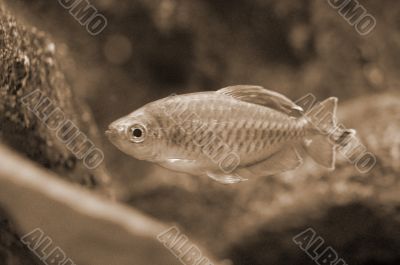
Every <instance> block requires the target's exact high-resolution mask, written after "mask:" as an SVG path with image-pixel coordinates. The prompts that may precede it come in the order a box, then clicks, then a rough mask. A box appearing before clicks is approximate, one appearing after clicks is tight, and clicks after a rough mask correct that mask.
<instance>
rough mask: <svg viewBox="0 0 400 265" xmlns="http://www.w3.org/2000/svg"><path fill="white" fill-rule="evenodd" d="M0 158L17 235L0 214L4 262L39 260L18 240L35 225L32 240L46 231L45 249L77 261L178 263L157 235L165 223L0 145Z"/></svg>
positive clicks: (84, 264) (1, 181)
mask: <svg viewBox="0 0 400 265" xmlns="http://www.w3.org/2000/svg"><path fill="white" fill-rule="evenodd" d="M0 157H1V158H2V159H1V160H0V206H1V207H2V208H5V209H6V210H7V213H8V214H9V216H10V217H12V219H13V220H14V223H15V226H16V227H15V230H17V231H18V236H17V235H15V234H10V233H7V232H6V231H4V230H3V226H4V222H5V221H4V219H0V228H1V230H0V232H1V234H0V263H1V264H2V265H25V264H27V265H28V264H29V265H34V264H41V263H36V260H35V259H32V258H31V257H30V256H32V254H31V253H29V250H28V249H27V248H24V247H23V246H22V244H21V242H20V240H19V238H20V237H22V236H23V235H26V234H28V233H30V232H31V231H34V230H35V229H40V230H39V231H42V232H43V236H42V237H41V238H39V240H40V241H39V240H38V239H36V240H37V241H33V242H41V240H43V239H44V236H48V237H49V238H50V239H51V245H50V247H46V248H42V252H43V253H44V254H46V255H48V254H50V251H51V250H53V249H54V248H56V247H59V248H60V249H61V250H62V251H63V252H64V253H65V255H66V257H67V258H70V259H71V260H72V261H73V262H74V263H73V264H77V265H91V264H96V265H110V264H118V265H130V264H135V265H148V264H171V265H173V264H176V265H178V264H181V262H180V261H179V259H177V258H176V257H175V256H174V255H173V254H172V253H170V251H169V249H167V248H166V247H164V245H163V243H161V242H159V241H158V239H157V236H158V235H159V234H161V233H162V232H165V231H166V230H167V229H168V228H169V227H168V226H166V225H163V224H161V223H159V222H157V221H155V220H153V219H151V218H149V217H147V216H144V215H143V214H141V213H139V212H138V211H135V210H133V209H130V208H128V207H126V206H121V205H119V204H117V203H115V202H110V201H109V200H107V199H106V198H103V197H99V196H98V195H96V194H93V193H92V192H89V191H87V190H85V189H82V188H79V187H76V186H73V185H71V184H69V183H67V182H64V181H61V180H59V179H57V178H58V177H57V176H55V175H53V174H51V173H49V172H46V171H45V170H42V169H39V168H38V167H37V166H36V165H34V164H32V163H31V162H28V161H26V160H24V159H21V158H20V157H19V156H18V155H17V154H16V153H13V152H10V151H9V150H7V149H5V148H4V147H1V146H0ZM15 194H18V196H15ZM7 237H13V238H12V240H8V238H7ZM32 238H34V237H32ZM36 238H37V237H36ZM32 240H33V239H32ZM190 241H192V240H190ZM27 242H28V243H30V242H32V241H27ZM192 242H193V241H192ZM193 244H195V243H193ZM4 247H6V249H7V251H6V249H3V248H4ZM197 247H199V249H201V247H200V246H199V245H197ZM21 250H23V251H21ZM201 251H202V253H203V255H204V256H206V257H207V258H209V259H210V262H211V263H212V264H215V265H218V264H219V263H217V262H216V261H215V260H213V259H212V256H211V255H209V254H208V252H207V251H206V250H204V249H201ZM9 252H10V253H11V254H9ZM42 252H39V251H38V253H42ZM8 256H12V257H8ZM14 256H15V259H14ZM29 258H30V259H29ZM41 258H42V257H41ZM19 260H20V261H21V262H19ZM25 260H28V261H29V260H33V261H35V262H31V263H27V261H25ZM24 262H25V263H24ZM47 264H49V263H47ZM51 264H53V263H51Z"/></svg>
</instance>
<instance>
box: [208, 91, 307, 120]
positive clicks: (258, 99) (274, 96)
mask: <svg viewBox="0 0 400 265" xmlns="http://www.w3.org/2000/svg"><path fill="white" fill-rule="evenodd" d="M216 92H217V93H220V94H224V95H227V96H231V97H233V98H235V99H238V100H241V101H245V102H249V103H253V104H257V105H261V106H265V107H269V108H272V109H275V110H277V111H280V112H283V113H286V114H288V115H290V116H301V115H302V114H303V109H302V108H301V107H300V106H298V105H296V104H295V103H294V102H293V101H291V100H290V99H288V98H287V97H285V96H284V95H282V94H279V93H277V92H274V91H272V90H268V89H265V88H263V87H261V86H249V85H239V86H229V87H225V88H222V89H220V90H217V91H216Z"/></svg>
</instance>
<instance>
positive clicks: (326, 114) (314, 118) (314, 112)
mask: <svg viewBox="0 0 400 265" xmlns="http://www.w3.org/2000/svg"><path fill="white" fill-rule="evenodd" d="M337 102H338V99H337V98H335V97H331V98H328V99H326V100H324V101H323V102H321V103H319V104H317V105H315V106H314V107H313V108H311V110H310V111H309V112H308V113H307V114H306V118H307V119H308V122H309V124H310V126H311V129H310V131H311V133H310V135H309V136H306V139H305V140H304V144H303V146H304V149H305V150H306V152H307V153H308V154H309V155H310V156H311V158H312V159H313V160H314V161H315V162H317V163H318V164H320V165H322V166H324V167H327V168H329V169H332V170H333V169H334V168H335V156H336V146H337V145H340V146H343V145H345V144H346V142H348V141H347V139H349V137H351V136H353V135H354V134H355V131H354V130H352V129H350V130H346V129H344V128H338V127H337V125H336V109H337Z"/></svg>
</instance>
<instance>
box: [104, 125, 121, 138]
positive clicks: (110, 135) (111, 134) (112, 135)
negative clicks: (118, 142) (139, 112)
mask: <svg viewBox="0 0 400 265" xmlns="http://www.w3.org/2000/svg"><path fill="white" fill-rule="evenodd" d="M105 135H106V136H107V137H108V139H110V140H113V139H116V138H117V137H118V135H119V131H118V130H117V129H115V128H108V129H107V130H106V131H105Z"/></svg>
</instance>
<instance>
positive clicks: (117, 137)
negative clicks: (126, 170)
mask: <svg viewBox="0 0 400 265" xmlns="http://www.w3.org/2000/svg"><path fill="white" fill-rule="evenodd" d="M106 135H107V137H108V139H109V140H110V142H111V143H113V145H115V146H116V147H117V148H118V149H119V150H121V151H122V152H124V153H126V154H127V155H130V156H132V157H134V158H136V159H139V160H147V161H155V160H156V158H157V155H158V152H157V150H156V147H157V139H158V138H159V133H158V130H156V129H155V127H154V120H153V118H152V116H151V114H150V113H147V112H146V111H145V110H144V109H139V110H137V111H135V112H133V113H131V114H129V115H127V116H125V117H122V118H120V119H118V120H116V121H114V122H113V123H111V124H110V125H109V127H108V130H107V131H106Z"/></svg>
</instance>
